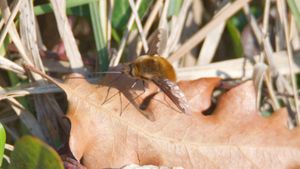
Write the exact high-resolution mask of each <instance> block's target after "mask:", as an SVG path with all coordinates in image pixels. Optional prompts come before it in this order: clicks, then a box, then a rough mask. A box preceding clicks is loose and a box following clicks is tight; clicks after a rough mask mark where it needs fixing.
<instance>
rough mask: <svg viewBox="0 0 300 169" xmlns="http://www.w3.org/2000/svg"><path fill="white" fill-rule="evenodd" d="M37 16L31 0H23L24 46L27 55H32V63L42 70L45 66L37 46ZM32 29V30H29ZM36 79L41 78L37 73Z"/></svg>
mask: <svg viewBox="0 0 300 169" xmlns="http://www.w3.org/2000/svg"><path fill="white" fill-rule="evenodd" d="M35 24H36V23H35V16H34V13H33V4H32V3H31V1H28V0H26V1H23V3H22V6H21V7H20V34H21V39H22V41H23V42H24V43H23V44H24V47H25V50H26V53H27V55H28V56H29V57H30V60H31V61H32V63H33V64H34V65H35V66H37V67H38V68H39V69H40V70H42V71H44V66H43V63H42V60H41V57H40V53H39V49H38V46H37V43H36V42H37V34H36V25H35ZM28 30H31V31H28ZM34 78H35V79H36V80H38V79H41V76H37V75H35V77H34Z"/></svg>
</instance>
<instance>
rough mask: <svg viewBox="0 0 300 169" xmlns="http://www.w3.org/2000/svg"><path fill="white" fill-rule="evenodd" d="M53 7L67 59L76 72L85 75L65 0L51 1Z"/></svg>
mask: <svg viewBox="0 0 300 169" xmlns="http://www.w3.org/2000/svg"><path fill="white" fill-rule="evenodd" d="M50 1H51V4H52V6H53V12H54V15H55V19H56V22H57V26H58V31H59V34H60V36H61V38H62V40H63V42H64V46H65V49H66V53H67V57H68V59H69V61H70V65H71V68H72V69H73V70H74V71H75V72H79V73H83V74H85V71H84V69H83V62H82V59H81V55H80V53H79V50H78V47H77V44H76V41H75V38H74V35H73V32H72V30H71V27H70V24H69V22H68V18H67V16H66V1H65V0H50Z"/></svg>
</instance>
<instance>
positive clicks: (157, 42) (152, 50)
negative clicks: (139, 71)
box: [146, 29, 168, 55]
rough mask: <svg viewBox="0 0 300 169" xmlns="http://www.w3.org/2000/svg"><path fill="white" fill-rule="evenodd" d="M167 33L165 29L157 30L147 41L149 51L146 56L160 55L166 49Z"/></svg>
mask: <svg viewBox="0 0 300 169" xmlns="http://www.w3.org/2000/svg"><path fill="white" fill-rule="evenodd" d="M167 41H168V33H167V30H165V29H157V30H156V31H155V32H154V33H153V34H152V35H151V36H150V37H149V39H148V44H149V50H148V51H147V53H146V54H147V55H157V54H159V55H162V54H163V52H164V51H165V49H166V46H167Z"/></svg>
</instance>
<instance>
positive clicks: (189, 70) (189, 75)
mask: <svg viewBox="0 0 300 169" xmlns="http://www.w3.org/2000/svg"><path fill="white" fill-rule="evenodd" d="M273 55H274V56H273V58H274V64H276V66H277V69H278V71H279V73H280V74H282V75H284V74H289V73H290V72H289V68H287V67H286V65H287V64H288V59H287V54H286V52H285V51H282V52H277V53H274V54H273ZM259 57H260V56H254V58H255V59H256V60H258V58H259ZM294 59H295V63H294V64H293V66H294V68H295V72H300V66H299V65H297V64H296V63H299V62H300V53H299V52H298V53H297V54H296V55H295V58H294ZM243 62H244V59H243V58H240V59H232V60H227V61H221V62H215V63H211V64H209V65H204V66H194V67H186V68H179V69H177V77H178V79H180V80H187V79H196V78H199V77H216V76H218V77H224V78H241V76H242V69H243V67H242V65H243ZM237 65H241V66H240V67H239V66H237ZM245 71H246V72H245V73H246V74H245V77H246V78H250V77H251V76H252V74H253V66H252V65H251V64H247V65H246V66H245Z"/></svg>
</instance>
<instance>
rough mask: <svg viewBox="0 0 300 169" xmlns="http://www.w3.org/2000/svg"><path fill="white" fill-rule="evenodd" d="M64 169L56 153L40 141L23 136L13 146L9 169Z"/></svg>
mask: <svg viewBox="0 0 300 169" xmlns="http://www.w3.org/2000/svg"><path fill="white" fill-rule="evenodd" d="M25 168H26V169H27V168H30V169H35V168H36V169H38V168H43V169H53V168H55V169H64V166H63V163H62V160H61V159H60V157H59V155H58V154H57V153H56V151H55V150H54V149H53V148H51V147H50V146H48V145H47V144H46V143H44V142H42V141H41V140H39V139H37V138H35V137H32V136H24V137H22V138H21V139H19V140H18V141H17V142H16V144H15V149H14V151H13V152H12V154H11V169H25Z"/></svg>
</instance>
